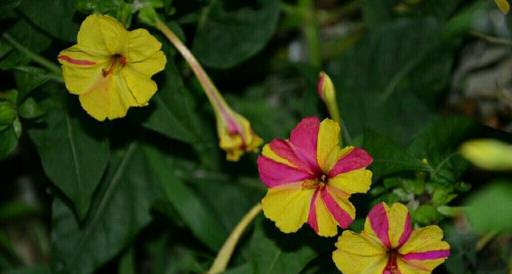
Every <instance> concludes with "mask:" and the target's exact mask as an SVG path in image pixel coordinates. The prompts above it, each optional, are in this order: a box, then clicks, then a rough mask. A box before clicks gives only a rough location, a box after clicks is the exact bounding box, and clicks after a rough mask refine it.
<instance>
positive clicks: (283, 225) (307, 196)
mask: <svg viewBox="0 0 512 274" xmlns="http://www.w3.org/2000/svg"><path fill="white" fill-rule="evenodd" d="M313 193H314V189H302V186H301V183H300V182H299V183H295V184H287V185H286V186H281V187H274V188H271V189H269V190H268V192H267V195H266V196H265V197H264V198H263V200H262V201H261V205H262V207H263V213H264V214H265V216H266V217H267V218H269V219H270V220H272V221H274V222H275V223H276V226H277V227H278V228H279V229H280V230H281V231H282V232H284V233H291V232H296V231H297V230H299V228H300V227H301V226H302V225H303V224H304V223H305V222H306V221H307V218H308V213H309V205H310V203H311V199H312V198H313Z"/></svg>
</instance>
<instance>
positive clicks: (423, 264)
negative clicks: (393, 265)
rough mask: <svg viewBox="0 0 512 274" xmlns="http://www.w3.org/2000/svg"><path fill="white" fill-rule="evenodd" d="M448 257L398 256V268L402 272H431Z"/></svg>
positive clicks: (412, 273)
mask: <svg viewBox="0 0 512 274" xmlns="http://www.w3.org/2000/svg"><path fill="white" fill-rule="evenodd" d="M444 255H445V254H444ZM444 255H442V256H444ZM446 257H448V255H446V256H444V257H442V258H439V259H431V260H405V259H403V258H398V259H397V265H398V270H399V271H400V273H401V274H430V273H432V271H433V270H434V268H436V267H437V266H439V265H440V264H442V263H443V262H444V261H445V260H446Z"/></svg>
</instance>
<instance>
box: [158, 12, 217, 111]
mask: <svg viewBox="0 0 512 274" xmlns="http://www.w3.org/2000/svg"><path fill="white" fill-rule="evenodd" d="M155 27H156V28H157V29H158V30H159V31H160V32H162V34H163V35H164V36H165V37H166V38H167V39H168V40H169V42H171V43H172V44H173V45H174V47H175V48H176V49H177V50H178V51H179V52H180V54H181V55H182V56H183V58H185V61H187V63H188V64H189V65H190V68H192V71H193V72H194V74H195V75H196V77H197V80H198V81H199V84H201V86H202V87H203V90H204V92H205V93H206V96H207V97H208V99H209V100H210V102H211V104H212V105H213V107H214V108H215V109H216V110H219V111H221V112H224V111H226V108H227V104H226V102H225V101H224V98H222V96H221V95H220V92H219V90H218V89H217V87H216V86H215V85H214V84H213V82H212V80H211V79H210V77H209V76H208V74H207V73H206V72H205V71H204V69H203V67H202V66H201V64H199V62H198V61H197V59H196V58H195V57H194V55H193V54H192V52H190V50H189V49H188V48H187V46H185V44H183V42H181V40H180V39H179V38H178V36H177V35H176V34H175V33H174V32H173V31H172V30H171V29H170V28H169V27H168V26H167V25H166V24H165V23H164V22H162V21H160V20H157V21H156V23H155Z"/></svg>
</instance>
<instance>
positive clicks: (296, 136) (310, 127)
mask: <svg viewBox="0 0 512 274" xmlns="http://www.w3.org/2000/svg"><path fill="white" fill-rule="evenodd" d="M319 128H320V120H318V118H316V117H309V118H304V119H302V121H300V123H299V124H298V125H297V126H296V127H295V128H294V129H293V130H292V132H291V133H290V143H291V144H292V145H293V149H294V150H295V153H296V154H297V156H298V157H299V158H300V159H301V160H302V161H303V162H304V163H307V164H308V167H309V169H310V170H317V169H318V164H317V161H316V148H317V140H318V131H319Z"/></svg>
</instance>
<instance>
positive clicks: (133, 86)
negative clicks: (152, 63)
mask: <svg viewBox="0 0 512 274" xmlns="http://www.w3.org/2000/svg"><path fill="white" fill-rule="evenodd" d="M121 75H122V77H123V79H124V81H126V84H127V85H128V88H129V89H130V92H131V94H132V95H133V96H134V97H135V101H136V102H133V105H137V106H145V105H147V103H148V101H149V99H151V97H152V96H153V95H154V94H155V92H156V91H157V89H158V87H157V86H156V83H155V81H153V80H151V78H150V77H149V76H147V75H145V74H142V73H140V72H138V71H136V70H134V69H132V68H130V67H129V66H127V67H124V68H123V69H121Z"/></svg>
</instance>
